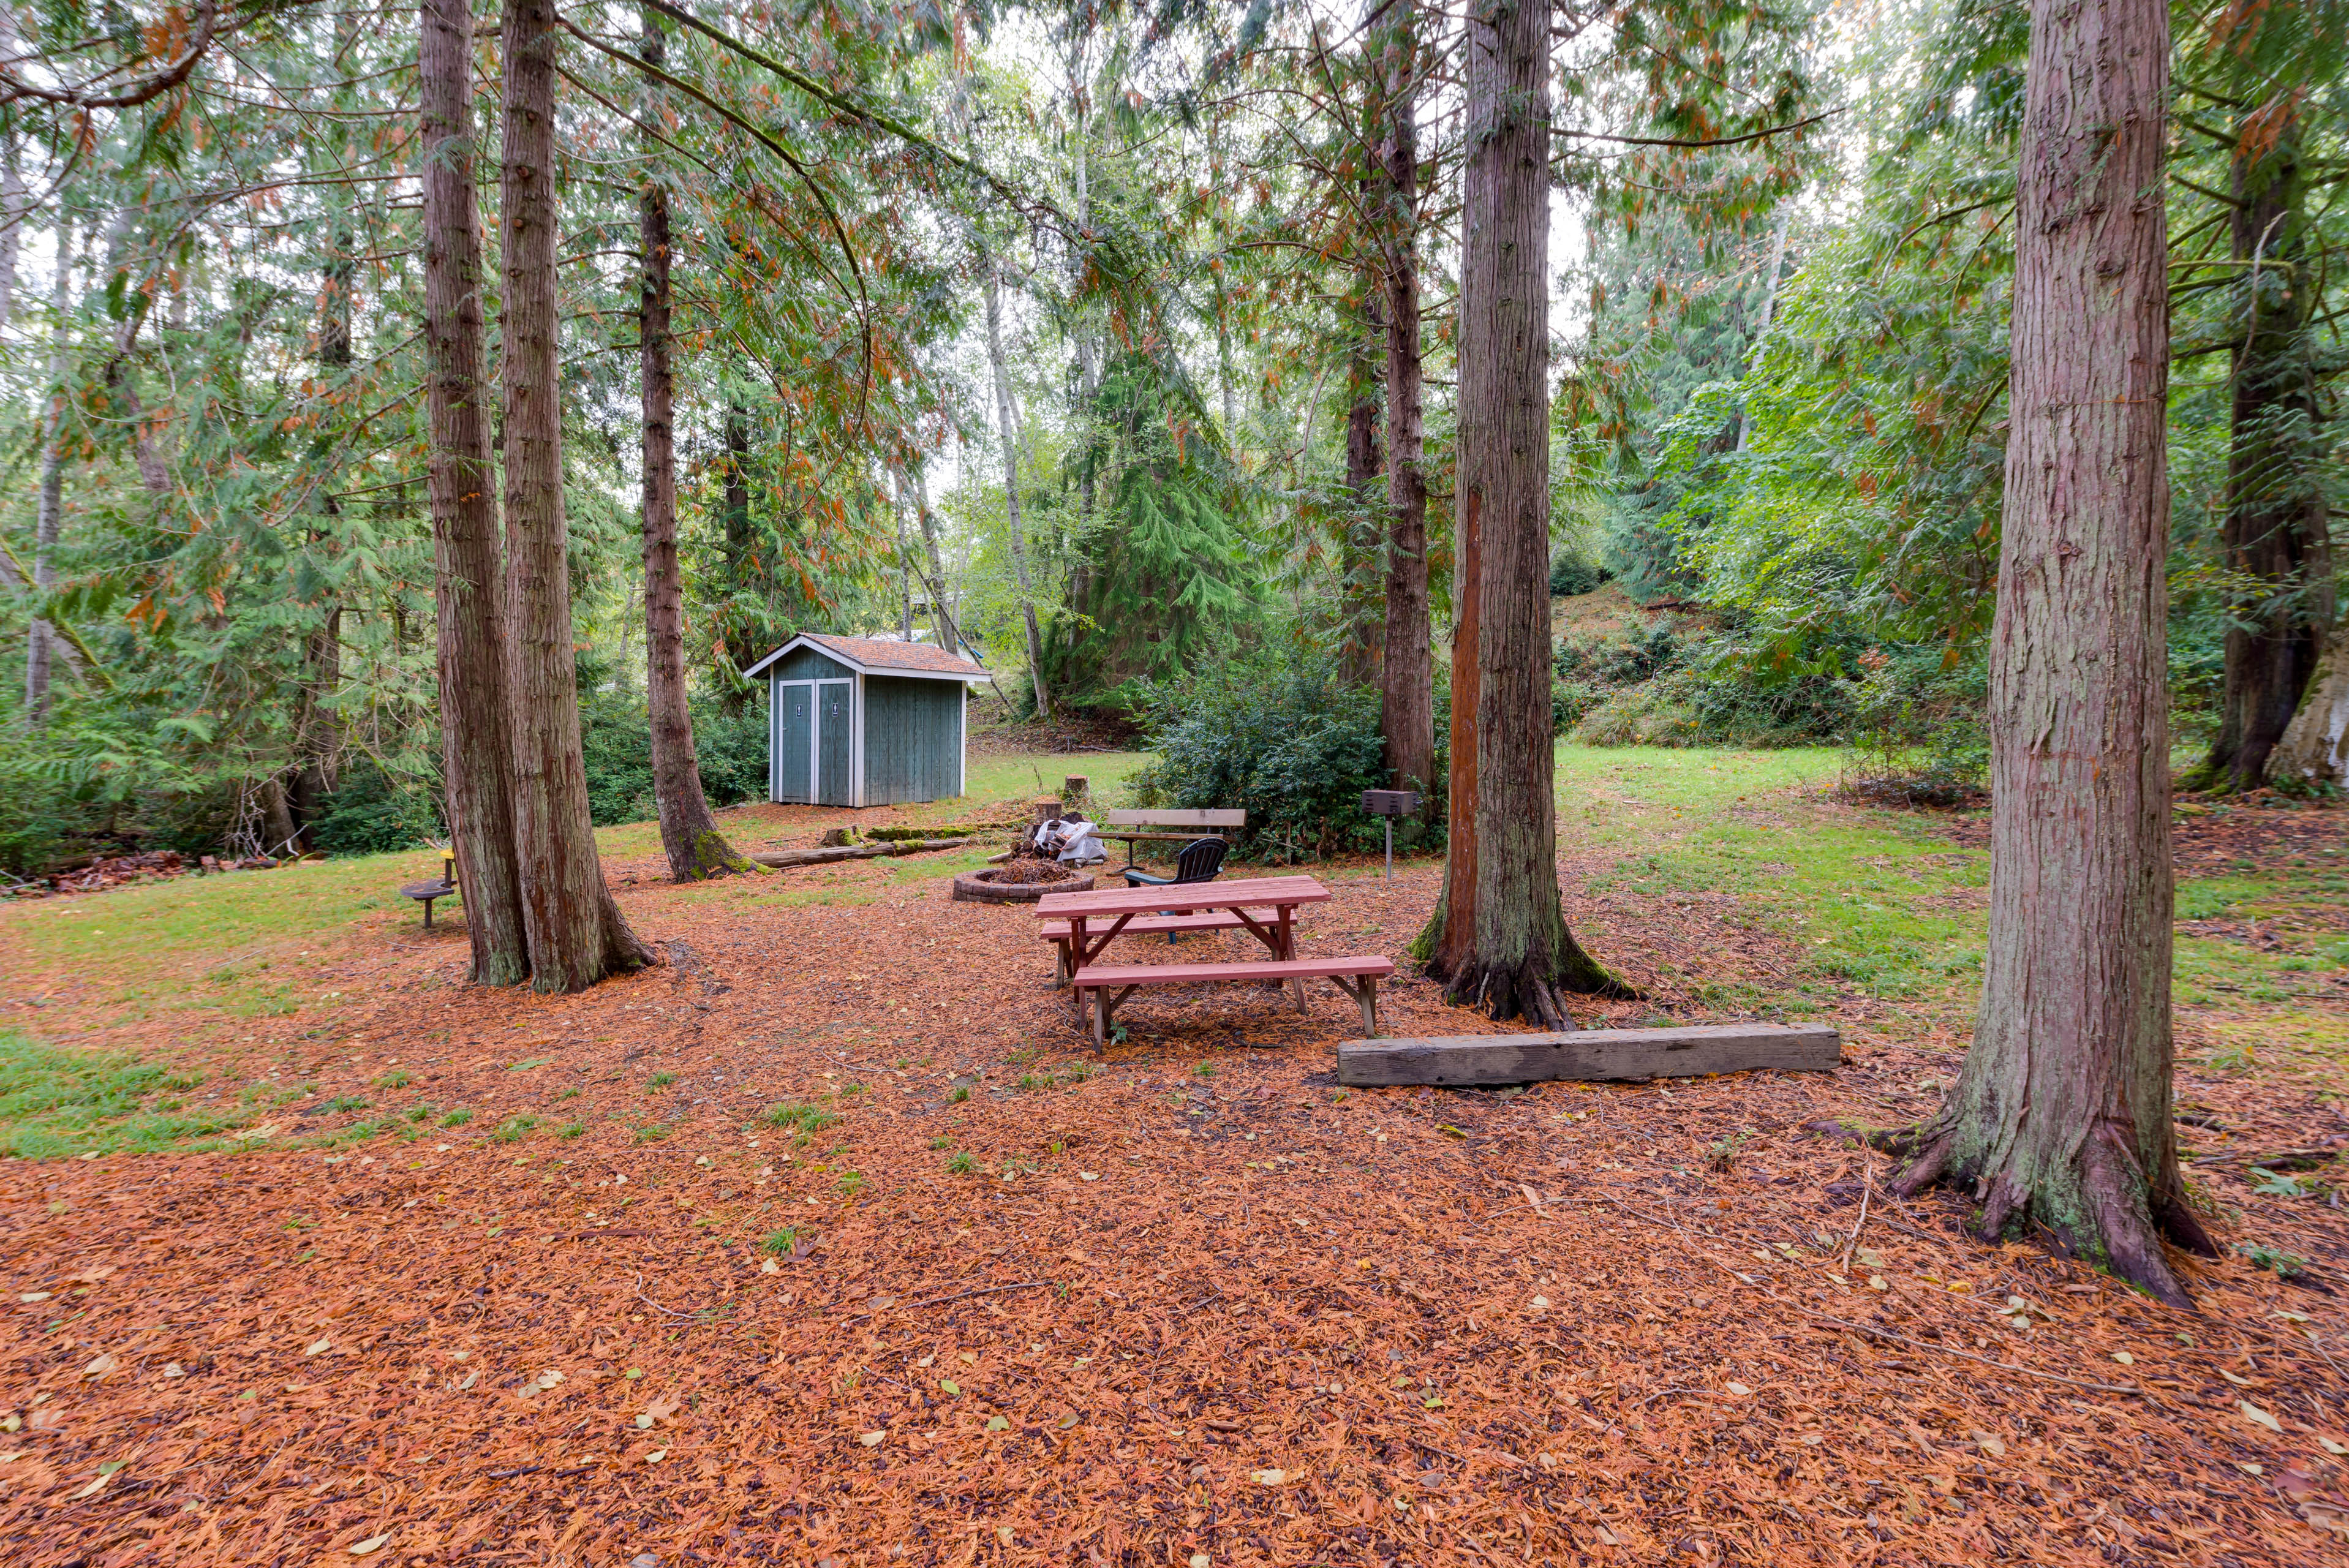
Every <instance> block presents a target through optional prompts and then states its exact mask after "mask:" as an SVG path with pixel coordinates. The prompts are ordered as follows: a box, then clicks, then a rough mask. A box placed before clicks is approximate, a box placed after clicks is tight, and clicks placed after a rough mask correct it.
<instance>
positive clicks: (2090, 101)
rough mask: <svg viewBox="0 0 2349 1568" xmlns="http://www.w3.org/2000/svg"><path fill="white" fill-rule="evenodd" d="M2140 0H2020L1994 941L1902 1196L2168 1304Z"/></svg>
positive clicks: (2159, 363)
mask: <svg viewBox="0 0 2349 1568" xmlns="http://www.w3.org/2000/svg"><path fill="white" fill-rule="evenodd" d="M2168 61H2169V15H2168V10H2167V8H2166V7H2165V6H2164V5H2163V4H2162V3H2161V0H2033V5H2032V15H2031V57H2030V69H2029V74H2028V80H2029V83H2030V86H2029V99H2028V105H2027V108H2026V110H2025V115H2024V120H2023V125H2024V130H2023V147H2022V155H2021V156H2022V170H2021V179H2020V181H2019V186H2020V191H2019V200H2020V209H2019V211H2018V215H2017V222H2016V229H2015V232H2016V234H2017V236H2018V242H2017V247H2016V263H2015V280H2014V307H2013V327H2012V332H2013V371H2012V373H2011V380H2010V382H2009V388H2008V397H2009V403H2010V406H2011V407H2012V409H2013V414H2012V417H2011V424H2010V430H2011V434H2010V435H2009V438H2008V443H2007V452H2006V504H2005V525H2004V529H2003V531H2002V540H2001V542H2000V552H1999V585H1998V614H1997V620H1996V623H1995V624H1994V626H1993V629H1992V655H1991V657H1992V665H1991V705H1990V722H1991V745H1992V795H1991V800H1992V805H1991V881H1990V946H1989V953H1988V956H1987V961H1986V963H1985V965H1984V972H1983V976H1982V1004H1981V1011H1980V1015H1979V1017H1978V1019H1977V1022H1976V1025H1975V1030H1974V1040H1973V1047H1972V1048H1971V1050H1970V1051H1969V1052H1968V1053H1967V1056H1966V1062H1965V1067H1964V1068H1963V1070H1962V1071H1961V1073H1960V1075H1959V1078H1958V1082H1957V1084H1956V1086H1955V1087H1954V1088H1952V1089H1951V1092H1950V1095H1949V1098H1948V1099H1946V1100H1945V1101H1944V1102H1943V1104H1942V1107H1941V1109H1940V1113H1939V1115H1938V1117H1937V1119H1935V1120H1934V1121H1933V1122H1932V1123H1931V1124H1930V1125H1929V1126H1928V1127H1926V1128H1925V1129H1924V1130H1923V1131H1922V1134H1921V1138H1920V1145H1919V1155H1918V1158H1917V1160H1916V1161H1915V1162H1914V1163H1913V1164H1912V1165H1911V1166H1910V1167H1909V1170H1908V1171H1905V1172H1904V1173H1903V1174H1902V1176H1901V1177H1900V1179H1899V1191H1901V1192H1903V1193H1904V1194H1905V1193H1913V1192H1916V1191H1920V1190H1921V1189H1923V1188H1924V1187H1926V1186H1927V1185H1929V1184H1930V1183H1932V1182H1935V1181H1947V1182H1950V1183H1951V1184H1953V1185H1956V1186H1959V1187H1961V1188H1962V1189H1964V1190H1966V1191H1971V1192H1972V1193H1974V1194H1975V1195H1976V1196H1977V1197H1978V1198H1979V1199H1980V1200H1981V1202H1982V1214H1981V1229H1982V1233H1983V1234H1984V1235H1985V1236H1998V1235H2002V1234H2004V1233H2007V1232H2008V1231H2009V1230H2011V1229H2013V1228H2014V1227H2017V1226H2021V1225H2023V1224H2026V1223H2033V1222H2035V1223H2037V1224H2041V1225H2044V1226H2045V1227H2046V1228H2047V1229H2048V1230H2049V1231H2051V1232H2053V1233H2054V1235H2055V1236H2056V1238H2057V1239H2058V1240H2059V1241H2060V1243H2062V1244H2063V1245H2064V1246H2065V1247H2066V1248H2068V1249H2069V1250H2071V1251H2072V1252H2073V1253H2076V1254H2078V1255H2080V1256H2083V1257H2086V1258H2090V1259H2093V1260H2095V1261H2096V1262H2098V1263H2101V1264H2107V1265H2109V1266H2110V1267H2111V1269H2112V1270H2113V1272H2114V1273H2116V1274H2119V1275H2120V1276H2121V1277H2123V1278H2124V1279H2127V1280H2129V1281H2131V1282H2133V1283H2135V1284H2139V1285H2142V1286H2144V1287H2145V1288H2146V1289H2147V1290H2149V1291H2151V1292H2153V1293H2154V1294H2155V1295H2158V1296H2160V1297H2161V1298H2162V1299H2164V1300H2166V1301H2169V1302H2172V1303H2177V1304H2181V1305H2182V1304H2184V1303H2185V1300H2186V1297H2185V1293H2184V1292H2183V1291H2182V1290H2181V1289H2180V1288H2179V1286H2178V1280H2177V1277H2176V1275H2175V1274H2173V1273H2172V1272H2171V1269H2170V1266H2169V1263H2168V1259H2167V1257H2166V1256H2165V1254H2164V1253H2163V1250H2162V1245H2161V1240H2160V1234H2159V1232H2160V1231H2161V1230H2162V1229H2165V1228H2166V1229H2167V1230H2168V1232H2169V1233H2170V1234H2171V1235H2172V1236H2173V1237H2175V1238H2177V1239H2178V1240H2179V1241H2181V1242H2183V1243H2187V1244H2189V1245H2194V1246H2199V1247H2201V1248H2204V1249H2208V1248H2209V1240H2208V1238H2207V1237H2206V1236H2205V1235H2204V1234H2203V1232H2202V1228H2201V1226H2200V1225H2199V1222H2196V1220H2195V1218H2194V1215H2193V1213H2192V1212H2191V1211H2190V1210H2189V1209H2188V1207H2187V1205H2186V1201H2185V1197H2184V1193H2183V1191H2182V1188H2181V1184H2180V1181H2179V1178H2178V1150H2177V1144H2176V1140H2175V1133H2174V1131H2173V1129H2172V1127H2171V1123H2170V1070H2171V1055H2170V1053H2171V1046H2170V1032H2169V1031H2170V1023H2169V975H2170V913H2171V882H2170V877H2171V872H2170V843H2169V763H2168V750H2169V746H2168V678H2167V669H2166V664H2167V659H2166V653H2165V639H2166V635H2167V614H2168V594H2167V590H2166V583H2165V577H2164V571H2163V568H2164V562H2165V560H2166V557H2167V553H2168V542H2169V480H2168V472H2167V466H2166V453H2165V430H2164V421H2165V409H2166V407H2167V392H2168V366H2169V305H2168V289H2167V286H2166V274H2165V268H2164V261H2165V249H2164V247H2165V244H2166V223H2165V218H2164V212H2163V206H2162V134H2163V107H2164V102H2165V98H2166V94H2167V89H2168Z"/></svg>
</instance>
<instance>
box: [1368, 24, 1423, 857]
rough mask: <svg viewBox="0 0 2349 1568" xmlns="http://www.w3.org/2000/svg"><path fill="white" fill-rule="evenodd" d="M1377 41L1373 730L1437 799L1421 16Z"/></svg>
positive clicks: (1400, 776)
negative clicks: (1379, 313) (1380, 534)
mask: <svg viewBox="0 0 2349 1568" xmlns="http://www.w3.org/2000/svg"><path fill="white" fill-rule="evenodd" d="M1388 15H1389V18H1390V20H1389V23H1388V27H1387V30H1386V32H1385V34H1384V36H1383V38H1382V41H1381V52H1382V54H1383V56H1384V59H1383V62H1382V65H1383V75H1384V80H1385V86H1384V88H1383V89H1382V90H1381V93H1380V95H1379V103H1380V108H1381V113H1382V115H1383V117H1384V121H1385V123H1384V126H1383V133H1384V134H1383V136H1382V139H1381V143H1380V146H1379V150H1378V151H1379V162H1380V164H1381V168H1382V169H1383V170H1384V171H1385V173H1384V179H1383V181H1381V187H1380V192H1381V206H1382V211H1381V229H1382V232H1383V235H1384V239H1385V254H1384V256H1383V257H1382V258H1381V262H1382V267H1383V271H1384V273H1385V284H1386V329H1387V509H1388V511H1387V550H1386V578H1387V580H1386V626H1385V629H1384V631H1383V633H1382V634H1381V637H1380V640H1379V641H1380V648H1381V665H1380V671H1379V723H1380V728H1381V733H1382V734H1383V735H1384V737H1385V742H1386V768H1387V781H1388V783H1389V784H1391V785H1392V786H1393V787H1394V788H1395V789H1416V790H1418V791H1420V792H1421V794H1423V796H1425V797H1426V799H1427V810H1429V811H1430V812H1433V809H1434V800H1435V784H1436V779H1435V657H1434V653H1433V648H1432V646H1431V636H1432V634H1431V631H1430V628H1429V624H1428V586H1427V475H1426V472H1425V470H1424V469H1423V468H1422V467H1421V462H1422V458H1423V451H1424V441H1423V434H1422V432H1423V409H1422V393H1421V380H1422V377H1421V370H1420V337H1419V221H1420V220H1419V128H1418V123H1417V115H1418V112H1419V110H1418V103H1419V100H1418V96H1417V93H1416V91H1415V90H1414V88H1413V87H1412V85H1411V84H1412V82H1413V78H1414V77H1415V75H1416V73H1417V71H1418V69H1419V51H1418V37H1419V18H1418V10H1417V7H1416V6H1415V5H1413V4H1412V0H1396V4H1395V6H1394V9H1393V10H1392V11H1391V12H1390V13H1389V14H1388Z"/></svg>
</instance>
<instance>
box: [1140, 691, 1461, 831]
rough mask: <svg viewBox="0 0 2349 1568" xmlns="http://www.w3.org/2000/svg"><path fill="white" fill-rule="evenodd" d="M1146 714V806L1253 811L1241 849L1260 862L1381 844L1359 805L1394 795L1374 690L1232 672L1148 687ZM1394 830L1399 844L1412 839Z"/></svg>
mask: <svg viewBox="0 0 2349 1568" xmlns="http://www.w3.org/2000/svg"><path fill="white" fill-rule="evenodd" d="M1143 717H1144V719H1145V722H1146V723H1147V724H1148V726H1149V727H1150V729H1151V730H1152V731H1153V732H1154V734H1155V736H1156V738H1157V745H1158V757H1157V758H1156V760H1154V761H1153V762H1152V763H1151V764H1150V765H1149V766H1148V767H1146V768H1144V769H1143V770H1142V771H1141V772H1139V773H1137V774H1135V775H1134V776H1133V780H1132V781H1131V783H1130V785H1129V786H1128V787H1129V789H1131V790H1132V791H1133V798H1134V799H1135V801H1136V803H1138V804H1140V805H1143V806H1169V807H1178V808H1185V809H1205V810H1215V809H1217V808H1232V807H1237V808H1238V809H1240V810H1245V811H1246V812H1247V826H1246V827H1245V828H1243V829H1241V830H1239V833H1238V834H1237V837H1236V839H1235V841H1234V847H1235V848H1236V849H1238V850H1239V851H1242V852H1243V853H1247V854H1250V855H1254V856H1256V857H1257V858H1268V857H1269V856H1271V855H1273V854H1275V853H1279V854H1283V855H1287V854H1290V853H1294V852H1296V851H1299V850H1302V851H1305V852H1307V853H1310V854H1315V855H1329V854H1333V853H1336V852H1338V851H1341V850H1345V849H1358V850H1368V849H1370V848H1371V847H1372V846H1373V845H1375V844H1378V843H1380V842H1381V841H1382V840H1381V829H1380V826H1379V825H1378V824H1375V823H1373V822H1372V821H1371V820H1370V819H1368V818H1366V817H1364V816H1363V815H1362V801H1361V793H1362V791H1363V790H1365V789H1383V788H1385V787H1386V767H1385V762H1384V759H1383V753H1384V746H1383V744H1382V742H1381V739H1380V736H1379V698H1378V694H1377V693H1376V692H1375V691H1371V690H1368V689H1365V688H1359V687H1350V686H1340V685H1339V684H1338V683H1337V682H1335V681H1333V680H1331V679H1330V678H1329V677H1328V676H1326V675H1323V674H1321V673H1319V672H1317V671H1304V670H1296V669H1288V668H1282V667H1278V666H1275V665H1264V664H1254V663H1250V664H1234V665H1225V666H1223V667H1221V668H1219V669H1216V670H1215V671H1213V672H1211V673H1209V674H1206V675H1204V676H1197V677H1195V678H1194V679H1191V680H1188V681H1185V682H1184V683H1182V684H1180V685H1165V686H1152V687H1149V688H1147V691H1146V694H1145V697H1144V703H1143ZM1438 733H1439V734H1441V733H1442V732H1441V731H1440V730H1439V731H1438ZM1442 772H1443V769H1442V768H1441V766H1439V767H1438V769H1437V773H1438V775H1439V777H1440V776H1441V774H1442ZM1436 815H1437V817H1438V820H1441V816H1440V810H1439V811H1438V812H1437V813H1436ZM1404 834H1405V828H1404V825H1403V824H1402V823H1398V824H1396V837H1397V841H1398V842H1401V841H1403V839H1404Z"/></svg>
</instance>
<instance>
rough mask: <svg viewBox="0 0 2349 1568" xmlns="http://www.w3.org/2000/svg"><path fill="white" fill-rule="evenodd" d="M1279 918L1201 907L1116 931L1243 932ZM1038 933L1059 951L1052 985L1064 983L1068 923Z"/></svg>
mask: <svg viewBox="0 0 2349 1568" xmlns="http://www.w3.org/2000/svg"><path fill="white" fill-rule="evenodd" d="M1279 918H1280V916H1279V912H1278V911H1277V910H1270V909H1251V910H1249V911H1247V918H1245V919H1244V918H1242V916H1241V914H1240V912H1238V911H1237V910H1229V909H1203V910H1200V911H1198V912H1196V913H1192V914H1151V915H1143V916H1141V917H1139V918H1136V919H1133V920H1129V921H1127V922H1126V923H1125V924H1124V926H1123V928H1121V929H1120V931H1119V933H1118V934H1119V935H1121V936H1181V935H1184V934H1187V933H1190V932H1194V931H1245V930H1247V929H1248V921H1249V920H1254V921H1255V922H1256V923H1257V925H1258V926H1259V927H1261V926H1267V925H1271V924H1273V923H1275V922H1277V921H1278V919H1279ZM1037 934H1038V935H1039V936H1041V937H1042V938H1043V939H1044V940H1045V941H1047V942H1049V943H1050V944H1052V945H1053V947H1054V948H1055V949H1056V950H1057V951H1058V952H1059V954H1060V963H1059V966H1058V967H1056V968H1055V969H1054V970H1053V971H1052V984H1053V985H1067V984H1068V983H1069V971H1070V970H1071V968H1073V967H1074V964H1073V960H1074V958H1075V954H1073V953H1071V951H1070V944H1069V923H1068V922H1067V921H1065V920H1048V921H1046V922H1045V923H1044V924H1043V928H1042V929H1041V930H1040V931H1039V932H1038V933H1037Z"/></svg>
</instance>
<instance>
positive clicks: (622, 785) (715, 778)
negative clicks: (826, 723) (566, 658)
mask: <svg viewBox="0 0 2349 1568" xmlns="http://www.w3.org/2000/svg"><path fill="white" fill-rule="evenodd" d="M577 672H578V680H579V738H580V748H581V753H582V756H583V758H584V759H585V763H586V767H587V809H588V811H589V813H590V814H591V815H592V816H593V817H594V818H595V822H596V825H597V826H599V827H603V826H609V825H610V824H612V823H615V822H641V821H647V820H650V819H651V818H652V817H653V816H654V815H655V814H656V813H655V809H654V803H653V756H652V735H651V731H650V729H649V728H648V727H647V722H646V717H645V699H644V694H643V692H642V691H640V690H638V689H637V688H636V687H635V686H630V685H628V684H627V683H626V682H620V681H616V680H615V679H614V678H613V671H612V667H611V665H610V663H609V661H607V660H605V659H602V658H598V657H595V656H593V655H581V656H580V658H579V660H578V665H577ZM688 706H689V707H690V710H691V715H692V718H693V747H694V754H695V760H696V761H697V763H698V765H699V767H700V770H701V789H702V793H704V794H705V795H707V796H708V797H709V803H710V804H711V805H712V806H731V805H734V804H737V803H738V802H740V801H743V800H762V799H766V795H767V716H766V710H765V708H764V707H762V706H761V705H760V704H758V703H756V702H752V703H750V704H747V705H746V706H745V707H743V708H742V710H741V711H740V712H739V713H735V714H731V715H730V714H728V713H727V712H726V711H725V709H724V707H722V705H720V704H719V702H718V701H716V700H714V699H712V698H709V697H705V696H701V695H700V694H699V693H696V694H694V696H692V697H690V698H689V699H688Z"/></svg>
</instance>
